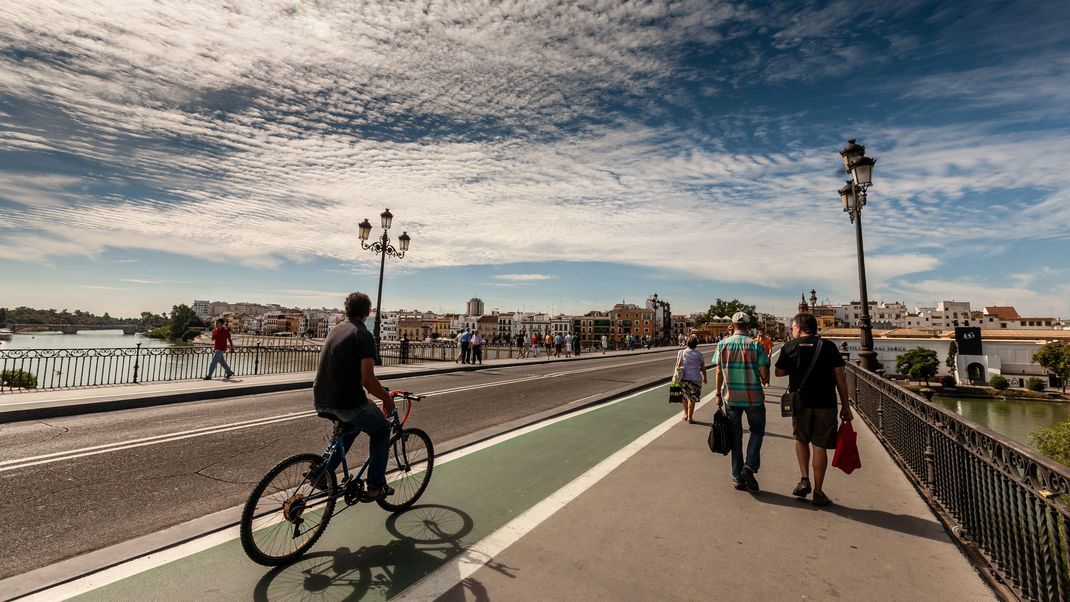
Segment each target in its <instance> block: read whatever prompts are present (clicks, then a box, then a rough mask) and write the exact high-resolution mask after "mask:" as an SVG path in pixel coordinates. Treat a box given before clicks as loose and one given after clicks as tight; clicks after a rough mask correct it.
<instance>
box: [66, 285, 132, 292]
mask: <svg viewBox="0 0 1070 602" xmlns="http://www.w3.org/2000/svg"><path fill="white" fill-rule="evenodd" d="M78 288H87V289H91V290H95V291H128V290H130V289H128V288H123V287H121V286H102V285H96V284H80V285H78Z"/></svg>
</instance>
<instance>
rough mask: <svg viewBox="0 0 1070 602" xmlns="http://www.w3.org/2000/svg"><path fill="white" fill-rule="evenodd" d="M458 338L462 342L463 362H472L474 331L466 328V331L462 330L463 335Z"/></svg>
mask: <svg viewBox="0 0 1070 602" xmlns="http://www.w3.org/2000/svg"><path fill="white" fill-rule="evenodd" d="M457 340H459V341H460V342H461V363H462V364H467V363H470V362H469V360H470V359H472V346H471V344H470V341H471V340H472V333H471V332H469V331H468V329H467V328H465V329H464V332H462V333H461V335H460V336H459V337H457Z"/></svg>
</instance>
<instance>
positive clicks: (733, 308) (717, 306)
mask: <svg viewBox="0 0 1070 602" xmlns="http://www.w3.org/2000/svg"><path fill="white" fill-rule="evenodd" d="M756 310H757V306H756V305H747V304H746V303H744V302H742V301H740V300H739V299H732V300H731V301H725V300H724V299H722V298H720V297H717V299H715V300H714V302H713V304H712V305H710V308H709V309H708V310H706V320H705V322H709V321H711V320H712V319H713V318H715V317H717V316H724V317H728V318H731V317H732V314H734V313H736V312H737V311H741V312H743V313H745V314H747V315H748V316H750V327H751V328H754V327H756V326H758V318H756V317H754V312H755V311H756Z"/></svg>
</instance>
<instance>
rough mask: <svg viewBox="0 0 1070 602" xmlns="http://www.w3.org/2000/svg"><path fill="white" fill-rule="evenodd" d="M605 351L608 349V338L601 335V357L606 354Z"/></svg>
mask: <svg viewBox="0 0 1070 602" xmlns="http://www.w3.org/2000/svg"><path fill="white" fill-rule="evenodd" d="M606 349H609V337H608V336H606V335H602V355H605V354H606Z"/></svg>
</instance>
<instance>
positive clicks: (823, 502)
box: [814, 491, 832, 507]
mask: <svg viewBox="0 0 1070 602" xmlns="http://www.w3.org/2000/svg"><path fill="white" fill-rule="evenodd" d="M831 503H832V500H830V499H829V497H828V496H827V495H825V494H824V492H821V491H815V492H814V505H815V506H821V507H825V506H828V505H829V504H831Z"/></svg>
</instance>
